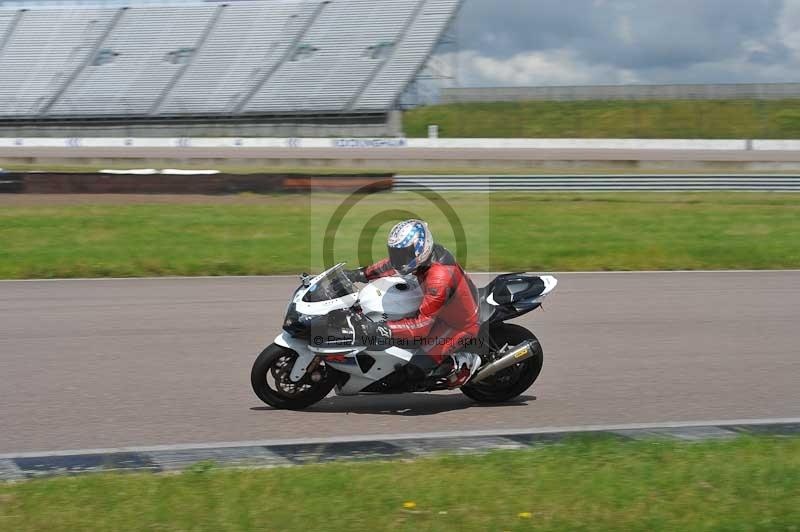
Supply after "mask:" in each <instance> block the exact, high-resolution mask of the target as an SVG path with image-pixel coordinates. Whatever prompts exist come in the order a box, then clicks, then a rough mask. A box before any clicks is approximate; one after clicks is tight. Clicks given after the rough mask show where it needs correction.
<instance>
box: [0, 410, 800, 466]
mask: <svg viewBox="0 0 800 532" xmlns="http://www.w3.org/2000/svg"><path fill="white" fill-rule="evenodd" d="M796 423H800V418H767V419H731V420H716V421H683V422H666V423H633V424H621V425H585V426H568V427H538V428H527V429H525V428H520V429H503V430H478V431H456V432H424V433H408V434H374V435H363V436H340V437H332V438H300V439H287V440H257V441H239V442H218V443H195V444H190V443H187V444H175V445H155V446H150V447H117V448H109V449H75V450H66V451H49V452H48V451H43V452H28V453H11V454H0V460H8V459H15V458H40V457H49V456H75V455H85V454H114V453H147V452H157V451H188V450H198V449H226V448H234V447H258V446H273V445H303V444H331V443H349V442H365V441H387V442H392V441H404V440H417V439H440V438H479V437H486V436H513V435H517V434H552V433H579V432H613V431H620V430H652V429H679V428H688V427H712V426H722V427H726V426H735V425H751V426H753V425H777V424H796Z"/></svg>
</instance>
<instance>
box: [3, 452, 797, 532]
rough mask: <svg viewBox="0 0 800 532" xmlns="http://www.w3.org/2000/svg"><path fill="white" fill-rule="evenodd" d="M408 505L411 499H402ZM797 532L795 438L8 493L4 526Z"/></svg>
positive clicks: (211, 473) (119, 480)
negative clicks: (747, 531) (793, 531)
mask: <svg viewBox="0 0 800 532" xmlns="http://www.w3.org/2000/svg"><path fill="white" fill-rule="evenodd" d="M407 503H413V504H407ZM799 524H800V439H766V438H764V439H756V438H740V439H737V440H733V441H726V442H708V443H693V444H688V443H673V442H662V441H657V442H656V441H653V442H619V441H615V440H599V441H598V440H575V441H571V442H568V443H566V444H563V445H555V446H549V447H544V448H540V449H537V450H532V451H518V452H496V453H492V454H489V455H487V456H442V457H438V458H433V459H426V460H419V461H414V462H407V463H402V462H400V463H398V462H391V463H365V464H329V465H318V466H305V467H301V468H289V469H272V470H238V471H237V470H217V469H214V468H213V467H212V466H210V465H208V464H205V465H199V466H196V467H194V468H192V469H191V470H189V471H188V472H185V473H183V474H180V475H146V474H145V475H97V476H81V477H72V478H56V479H49V480H35V481H27V482H21V483H17V484H6V485H0V528H2V529H3V530H14V531H15V532H28V531H38V530H48V531H49V532H57V531H61V530H64V531H73V530H82V531H95V530H96V531H107V530H120V531H123V530H124V531H128V530H130V531H133V530H165V531H171V530H175V531H177V530H193V531H215V532H216V531H223V530H224V531H240V530H241V531H249V530H285V531H290V530H302V531H309V530H314V531H316V530H326V531H337V530H347V531H370V532H372V531H375V530H390V529H391V530H409V531H418V530H476V531H486V530H498V531H501V530H541V531H570V532H572V531H579V530H624V531H639V530H641V531H654V530H693V531H706V530H709V531H710V530H731V531H733V530H749V531H762V530H763V531H765V532H766V531H769V532H775V531H783V530H785V531H789V530H797V528H798V525H799Z"/></svg>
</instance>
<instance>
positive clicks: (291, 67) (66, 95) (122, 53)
mask: <svg viewBox="0 0 800 532" xmlns="http://www.w3.org/2000/svg"><path fill="white" fill-rule="evenodd" d="M461 2H462V0H403V1H397V0H252V1H248V0H245V1H235V2H231V3H224V2H204V3H173V4H161V5H150V4H141V5H131V6H109V5H107V4H106V5H100V4H98V5H94V6H92V5H74V6H70V7H63V6H58V7H48V6H47V5H43V6H37V7H31V8H25V7H22V8H15V9H12V8H0V132H8V131H9V130H10V129H14V131H18V130H20V129H25V130H26V131H30V130H31V128H35V129H38V130H48V129H49V130H51V131H54V130H59V129H61V130H63V129H64V128H83V129H84V130H85V129H87V128H88V129H90V130H91V129H93V128H94V129H98V128H100V129H102V128H104V127H106V128H108V131H113V130H114V127H117V128H119V127H124V128H125V130H126V131H130V128H131V127H136V125H137V124H148V125H158V124H160V125H161V126H162V128H161V129H162V130H163V131H164V133H165V134H168V135H169V134H174V133H173V131H174V129H175V128H174V127H170V126H171V125H172V126H175V125H180V127H184V128H192V127H196V128H198V129H199V128H203V127H206V126H211V125H213V127H217V128H218V127H219V125H220V124H229V125H231V126H232V128H234V129H235V128H236V125H237V124H239V125H241V124H249V125H251V126H252V125H259V126H260V130H261V131H266V132H268V131H270V130H271V129H270V128H271V126H277V127H281V126H285V125H287V124H306V125H307V126H308V127H307V128H305V131H306V132H309V131H318V132H322V134H332V133H334V132H335V130H336V129H337V128H336V127H335V125H336V124H339V125H347V126H348V127H349V128H350V129H347V133H348V134H352V133H353V132H354V131H357V130H358V129H359V126H363V127H362V129H363V130H364V131H365V132H366V133H367V134H377V133H389V134H391V133H392V132H398V131H389V130H391V129H394V130H397V129H398V128H399V125H398V124H397V123H396V121H395V122H393V121H392V120H391V117H392V114H393V111H395V110H396V109H397V108H398V105H399V102H400V100H401V97H402V95H403V94H404V92H405V91H406V90H407V88H408V87H409V86H410V85H411V84H412V82H413V81H414V80H415V79H416V77H417V76H418V75H419V73H420V72H421V71H422V69H423V68H424V67H425V65H426V64H427V62H428V60H429V59H430V56H431V55H432V53H433V52H434V50H435V48H436V45H437V43H439V41H440V40H441V38H442V35H443V34H444V32H445V31H446V29H447V28H448V26H449V25H450V23H451V21H452V20H453V19H454V17H455V16H456V14H457V12H458V9H459V7H460V4H461ZM331 125H334V127H333V128H331V127H326V126H331ZM274 129H275V128H274V127H273V128H272V130H274ZM382 130H383V131H382ZM279 131H281V132H286V130H285V129H284V130H279Z"/></svg>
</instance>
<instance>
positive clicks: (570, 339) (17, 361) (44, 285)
mask: <svg viewBox="0 0 800 532" xmlns="http://www.w3.org/2000/svg"><path fill="white" fill-rule="evenodd" d="M558 277H559V279H560V282H561V284H560V285H559V287H558V289H557V290H556V292H555V293H554V294H553V296H552V298H551V299H550V300H549V301H548V303H549V304H547V305H546V311H545V312H536V313H534V314H533V315H529V316H527V317H525V318H524V319H522V320H520V322H521V323H522V324H523V325H526V326H530V327H533V328H534V330H535V331H536V332H537V334H538V335H539V337H540V339H541V341H542V343H543V345H544V349H545V370H544V372H543V374H542V377H541V381H540V383H539V384H537V386H536V387H535V389H534V390H533V391H532V392H531V393H530V395H528V396H526V397H524V398H523V400H522V401H520V402H517V403H513V404H509V405H505V406H496V407H482V406H477V405H475V404H474V403H472V402H470V401H469V400H467V399H466V398H465V397H463V396H462V395H461V394H460V393H450V394H435V395H419V396H391V397H356V398H337V397H331V398H328V399H326V400H325V401H324V402H323V403H321V404H320V405H318V406H317V407H315V408H314V409H312V410H309V411H307V412H302V413H298V412H281V411H275V410H271V409H269V408H266V407H264V405H262V404H261V403H259V401H258V400H257V399H256V398H255V396H254V395H253V394H252V392H251V390H250V385H249V371H250V365H251V363H252V361H253V359H254V358H255V356H256V355H257V354H258V352H259V350H260V349H261V348H262V347H264V346H265V345H266V344H268V343H270V342H271V341H272V338H273V337H274V335H275V334H276V332H277V330H278V325H279V323H280V321H281V318H282V315H283V311H284V308H285V303H286V300H287V298H288V296H289V294H290V293H291V291H292V290H293V288H294V286H295V284H296V283H295V280H294V279H291V278H238V279H237V278H228V279H152V280H150V279H143V280H106V281H33V282H2V283H0V375H1V376H0V453H9V452H24V451H46V450H58V449H76V448H99V447H118V446H129V445H156V444H173V443H203V442H215V441H240V440H266V439H271V440H274V439H281V438H287V439H288V438H304V437H332V436H347V435H354V434H359V435H368V434H400V433H410V432H413V433H418V432H441V431H450V430H453V431H470V430H493V429H517V428H519V429H529V428H534V427H542V426H567V425H584V424H586V425H592V424H602V423H636V422H669V421H692V420H709V419H720V420H724V419H736V418H772V417H798V416H800V386H798V382H800V356H798V354H800V349H798V347H797V346H798V340H800V329H799V328H798V324H800V272H764V273H748V272H733V273H663V274H662V273H643V274H635V273H632V274H562V275H559V276H558ZM488 280H489V277H487V276H476V281H477V282H478V284H485V283H486V282H487V281H488ZM534 396H535V397H534Z"/></svg>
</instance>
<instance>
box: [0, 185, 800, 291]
mask: <svg viewBox="0 0 800 532" xmlns="http://www.w3.org/2000/svg"><path fill="white" fill-rule="evenodd" d="M17 198H20V199H17ZM343 199H344V196H340V195H335V194H325V195H313V196H311V197H309V196H302V195H275V196H256V195H243V196H240V197H223V198H213V197H208V198H200V199H197V198H192V199H191V201H190V202H189V203H186V201H187V200H185V199H181V198H159V197H155V198H154V199H152V200H149V199H145V200H143V201H145V202H146V203H143V204H131V203H130V202H131V200H129V199H126V198H125V197H116V198H115V197H111V198H105V197H102V196H100V197H96V198H92V199H91V200H87V199H86V198H85V197H83V198H80V199H79V200H72V199H70V198H68V199H67V200H66V201H70V202H71V201H75V204H67V205H55V204H52V203H50V202H53V201H56V200H51V199H48V198H47V197H37V196H25V197H23V196H16V197H7V198H5V199H2V200H0V278H7V279H21V278H54V277H103V276H118V277H135V276H159V275H254V274H278V273H298V272H300V271H315V270H318V269H319V268H320V267H321V264H322V260H321V254H320V250H321V248H322V241H323V238H324V235H325V228H326V225H327V223H328V221H329V220H330V219H331V217H332V215H333V212H334V210H335V209H336V208H337V207H338V206H339V205H340V204H341V202H342V201H343ZM81 201H88V203H80V202H81ZM139 201H141V200H139ZM156 201H161V202H164V201H172V202H173V203H155V202H156ZM442 201H444V202H446V203H447V204H449V205H451V206H452V207H453V208H454V209H455V211H456V212H457V213H458V214H459V216H460V219H461V222H462V223H463V226H464V230H465V232H466V235H467V245H468V247H467V259H466V267H467V268H468V269H470V270H473V271H497V270H506V271H510V270H528V271H583V270H674V269H781V268H797V267H800V238H797V235H798V234H800V196H798V195H792V194H749V193H695V194H653V193H651V194H505V193H504V194H494V195H492V196H488V195H483V194H468V193H459V194H450V195H447V196H446V197H445V198H444V199H443V200H442ZM441 204H442V202H438V201H437V202H435V203H429V202H428V201H427V200H424V199H421V198H419V197H418V196H416V195H414V194H411V193H392V194H388V193H387V194H379V195H375V196H371V197H370V198H369V200H368V201H363V202H361V203H359V204H358V205H357V206H356V207H355V208H354V209H353V210H352V211H351V213H350V214H349V215H348V216H346V217H345V218H344V219H343V222H342V225H341V227H340V229H339V232H338V233H337V234H336V238H335V245H334V257H335V259H336V260H337V261H338V260H342V261H346V262H349V263H350V264H355V263H357V262H359V261H360V262H361V263H362V264H363V263H365V262H367V261H368V260H370V250H371V253H372V255H371V257H372V258H373V259H377V258H379V257H381V255H382V254H383V253H385V249H384V248H383V246H384V243H383V242H385V240H384V238H385V234H386V233H387V231H388V229H389V227H390V226H391V224H392V223H393V222H394V221H396V219H397V218H398V217H401V216H408V215H415V216H419V217H422V218H425V219H427V220H428V221H429V222H430V223H431V226H432V228H433V229H434V231H435V234H436V235H437V238H438V239H439V240H440V241H441V242H442V243H443V244H445V245H446V246H447V247H449V248H451V249H452V250H453V251H455V252H457V251H459V249H461V251H462V252H463V249H464V248H463V246H462V247H461V248H459V246H457V245H456V240H455V236H454V233H453V232H452V231H451V230H450V227H449V224H448V222H447V221H446V220H445V219H444V216H442V214H441V211H440V209H439V206H440V205H441ZM398 209H399V210H402V211H407V212H406V213H391V212H390V213H389V215H388V217H384V218H380V217H379V218H378V219H377V220H375V221H374V223H373V224H372V226H371V229H372V231H369V230H368V231H362V230H363V229H364V227H365V225H366V223H367V220H369V219H371V218H372V217H373V216H374V215H376V214H380V213H381V212H384V213H385V212H386V211H392V210H398ZM364 232H366V234H367V239H366V245H365V247H364V248H363V249H361V251H360V252H359V248H358V245H357V242H358V240H359V235H361V234H362V233H364ZM370 235H372V236H371V238H370Z"/></svg>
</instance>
